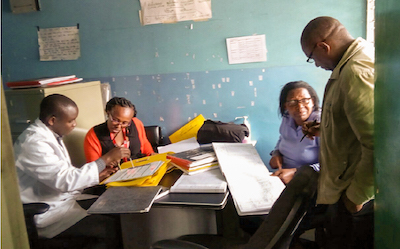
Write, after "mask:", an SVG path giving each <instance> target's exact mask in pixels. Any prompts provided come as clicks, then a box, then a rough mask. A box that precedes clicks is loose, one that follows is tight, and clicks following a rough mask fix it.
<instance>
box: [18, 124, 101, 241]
mask: <svg viewBox="0 0 400 249" xmlns="http://www.w3.org/2000/svg"><path fill="white" fill-rule="evenodd" d="M14 155H15V165H16V167H17V173H18V180H19V188H20V194H21V200H22V202H23V203H31V202H45V203H47V204H49V205H50V209H49V210H48V211H47V212H46V213H44V214H41V215H36V217H35V222H36V225H37V227H38V233H39V236H42V237H46V238H52V237H54V236H56V235H57V234H59V233H61V232H63V231H64V230H66V229H67V228H69V227H71V226H72V225H74V224H75V223H76V222H78V221H79V220H81V219H83V218H84V217H85V216H86V215H87V212H86V210H84V209H83V208H81V207H80V206H79V204H77V202H76V200H75V199H76V198H77V196H79V195H80V193H81V191H82V190H83V189H84V188H87V187H90V186H94V185H96V184H99V170H102V169H99V168H98V166H97V163H95V162H91V163H87V164H85V165H84V166H82V167H81V168H75V167H74V166H72V164H71V160H70V158H69V155H68V152H67V149H66V147H65V145H64V143H63V142H62V141H60V143H59V142H58V141H57V139H56V134H55V133H53V131H51V130H50V129H49V128H48V127H47V126H46V125H45V124H44V123H43V122H42V121H40V120H39V119H36V120H35V123H33V124H31V125H30V126H29V127H28V128H27V129H26V130H25V131H24V132H23V133H22V134H21V135H20V136H19V137H18V140H17V141H16V142H15V144H14Z"/></svg>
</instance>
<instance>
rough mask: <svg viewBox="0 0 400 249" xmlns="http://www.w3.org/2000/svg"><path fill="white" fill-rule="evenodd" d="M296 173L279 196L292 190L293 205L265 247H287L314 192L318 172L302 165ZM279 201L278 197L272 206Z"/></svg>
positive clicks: (269, 248) (278, 248)
mask: <svg viewBox="0 0 400 249" xmlns="http://www.w3.org/2000/svg"><path fill="white" fill-rule="evenodd" d="M297 173H298V174H299V175H298V176H296V177H295V178H293V179H292V181H293V180H294V182H293V183H292V184H290V183H291V182H290V183H289V184H288V185H287V186H286V189H285V190H284V192H283V193H282V195H281V197H286V196H285V194H288V195H292V193H290V192H293V193H294V195H293V196H291V198H292V201H293V205H292V206H291V209H290V211H289V213H288V214H287V217H286V219H285V220H284V221H283V223H282V225H281V226H280V228H279V230H278V231H277V232H276V234H275V235H274V237H273V238H272V239H271V241H270V242H269V244H268V245H267V247H266V248H265V249H287V248H289V246H290V243H291V241H292V238H293V235H294V233H295V231H296V229H297V227H298V225H299V224H300V222H301V221H302V219H303V217H304V216H305V214H306V213H307V210H308V209H309V207H310V205H311V200H312V198H313V197H314V195H315V193H316V188H317V180H318V173H317V172H315V171H314V170H313V169H312V168H311V167H309V166H303V167H302V168H300V170H299V171H298V172H297ZM296 190H297V191H296ZM285 191H286V193H285ZM281 197H279V198H281ZM282 200H283V201H288V199H286V198H283V199H282ZM282 200H281V201H282ZM279 202H280V200H279V199H278V200H277V201H276V202H275V204H274V206H277V207H279V206H280V205H279V204H280V203H279ZM279 209H280V208H279ZM280 211H282V210H280ZM271 212H272V210H271ZM271 212H270V214H269V215H274V213H271Z"/></svg>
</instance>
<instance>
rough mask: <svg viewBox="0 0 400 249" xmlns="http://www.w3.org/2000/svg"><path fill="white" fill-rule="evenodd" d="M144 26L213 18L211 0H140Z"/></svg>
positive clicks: (141, 19) (141, 20)
mask: <svg viewBox="0 0 400 249" xmlns="http://www.w3.org/2000/svg"><path fill="white" fill-rule="evenodd" d="M140 6H141V11H140V13H139V15H140V22H141V23H142V25H149V24H156V23H174V22H181V21H188V20H205V19H209V18H211V17H212V13H211V0H140Z"/></svg>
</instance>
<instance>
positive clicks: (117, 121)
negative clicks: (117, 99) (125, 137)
mask: <svg viewBox="0 0 400 249" xmlns="http://www.w3.org/2000/svg"><path fill="white" fill-rule="evenodd" d="M108 118H109V119H110V121H111V122H112V123H113V124H114V125H121V126H122V127H127V126H129V125H130V124H131V122H132V121H123V122H121V121H120V120H119V119H117V118H114V117H113V116H112V115H111V114H110V113H108Z"/></svg>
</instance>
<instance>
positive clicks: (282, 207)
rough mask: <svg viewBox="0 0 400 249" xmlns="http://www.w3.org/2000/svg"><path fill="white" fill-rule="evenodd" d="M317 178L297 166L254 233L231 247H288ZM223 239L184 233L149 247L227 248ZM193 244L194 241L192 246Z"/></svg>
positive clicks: (164, 248)
mask: <svg viewBox="0 0 400 249" xmlns="http://www.w3.org/2000/svg"><path fill="white" fill-rule="evenodd" d="M317 180H318V173H316V172H315V171H314V170H313V169H312V168H311V167H309V166H306V167H302V168H300V169H299V170H298V172H297V174H296V176H295V177H294V178H293V179H292V181H291V182H290V183H289V184H288V185H287V186H286V188H285V189H284V191H283V192H282V193H281V195H280V197H279V198H278V199H277V201H276V202H275V203H274V205H273V206H272V208H271V211H270V212H269V215H268V216H267V217H266V219H265V220H264V222H263V223H262V224H261V226H260V227H259V229H258V230H257V231H256V233H255V234H254V235H253V236H252V237H251V238H250V240H249V241H248V242H247V243H246V244H244V245H241V246H240V245H238V246H237V247H235V245H232V246H233V248H243V249H244V248H245V249H288V248H289V246H290V244H291V242H292V239H293V238H294V236H295V232H296V230H297V227H298V225H299V224H300V222H301V220H302V218H303V217H304V215H305V214H306V213H307V211H308V210H309V207H310V205H311V203H312V202H311V200H312V198H313V197H314V195H315V193H316V187H317ZM218 238H219V239H218ZM224 240H225V241H224ZM226 240H227V238H223V237H222V236H217V235H185V236H181V237H179V238H178V239H175V240H161V241H158V242H156V243H154V244H153V245H152V246H151V249H178V248H186V249H204V248H208V249H214V248H216V249H217V248H218V249H219V248H230V247H229V246H226V244H227V243H226V242H227V241H226ZM188 241H189V243H188ZM193 243H195V244H194V245H193ZM229 244H231V243H229Z"/></svg>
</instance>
